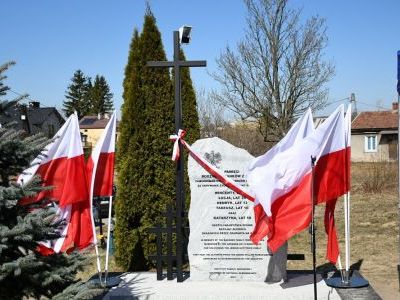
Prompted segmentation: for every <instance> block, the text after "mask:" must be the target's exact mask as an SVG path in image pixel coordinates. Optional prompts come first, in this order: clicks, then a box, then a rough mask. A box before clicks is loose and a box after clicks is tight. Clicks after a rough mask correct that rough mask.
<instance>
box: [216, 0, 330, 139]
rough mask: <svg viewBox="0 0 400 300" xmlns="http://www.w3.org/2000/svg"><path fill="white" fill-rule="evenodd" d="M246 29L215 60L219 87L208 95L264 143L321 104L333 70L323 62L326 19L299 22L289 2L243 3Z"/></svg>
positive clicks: (261, 0) (255, 0) (257, 0)
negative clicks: (252, 125)
mask: <svg viewBox="0 0 400 300" xmlns="http://www.w3.org/2000/svg"><path fill="white" fill-rule="evenodd" d="M244 1H245V4H246V7H247V11H248V14H247V31H246V36H245V38H244V40H242V41H240V42H239V43H238V44H237V47H236V49H235V51H234V50H232V49H231V48H230V47H226V49H225V50H224V52H223V53H222V54H221V55H220V56H219V58H218V59H217V60H216V62H217V67H218V71H217V72H215V73H213V74H212V76H213V78H214V79H215V80H217V81H218V82H219V83H220V84H221V85H222V90H221V91H220V92H218V94H214V95H213V97H214V99H216V101H218V102H219V103H220V104H221V105H223V106H224V107H226V108H227V109H229V110H231V111H233V112H234V113H235V114H237V115H238V116H239V117H240V118H241V119H242V120H252V121H256V122H257V123H258V126H259V131H260V132H261V134H262V135H263V136H264V140H265V141H277V140H279V139H280V138H281V137H282V136H283V135H284V134H285V133H286V132H287V130H288V129H289V128H290V126H291V125H292V123H293V122H294V120H295V119H296V118H297V117H298V116H299V115H301V114H302V113H303V112H304V111H305V110H306V109H307V108H308V107H311V108H312V109H321V108H323V107H324V105H325V104H326V99H327V95H328V90H327V88H326V87H325V84H326V83H327V82H328V81H329V80H330V79H331V78H332V76H333V74H334V67H333V66H332V65H331V64H330V63H329V62H325V61H324V60H323V50H324V49H325V47H326V45H327V41H328V40H327V35H326V25H325V20H324V19H322V18H319V17H312V18H310V19H309V20H307V21H306V22H304V23H301V22H300V13H301V11H300V10H294V9H291V8H289V7H288V5H287V3H288V0H244Z"/></svg>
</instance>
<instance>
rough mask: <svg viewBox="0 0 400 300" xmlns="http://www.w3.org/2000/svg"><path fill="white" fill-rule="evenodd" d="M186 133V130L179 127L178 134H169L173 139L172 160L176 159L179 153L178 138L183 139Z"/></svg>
mask: <svg viewBox="0 0 400 300" xmlns="http://www.w3.org/2000/svg"><path fill="white" fill-rule="evenodd" d="M185 135H186V131H185V130H182V129H179V130H178V134H172V135H170V136H169V139H170V140H171V141H174V150H173V151H172V160H173V161H178V159H179V156H180V153H179V140H181V141H183V138H184V137H185Z"/></svg>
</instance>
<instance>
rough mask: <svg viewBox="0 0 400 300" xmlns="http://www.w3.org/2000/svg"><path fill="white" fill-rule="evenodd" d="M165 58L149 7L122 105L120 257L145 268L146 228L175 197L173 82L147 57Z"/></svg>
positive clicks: (151, 248) (150, 247) (151, 247)
mask: <svg viewBox="0 0 400 300" xmlns="http://www.w3.org/2000/svg"><path fill="white" fill-rule="evenodd" d="M150 60H155V61H160V60H164V61H165V60H166V55H165V52H164V48H163V45H162V40H161V34H160V32H159V30H158V28H157V25H156V20H155V18H154V16H153V14H152V13H151V11H150V9H148V10H147V12H146V14H145V17H144V25H143V31H142V33H141V35H140V37H139V36H138V34H137V33H136V32H135V33H134V36H133V40H132V43H131V48H130V53H129V59H128V64H127V67H126V69H125V80H124V95H123V98H124V104H123V109H122V119H121V125H120V126H121V134H120V138H119V144H118V145H119V147H118V153H119V154H118V160H117V162H118V170H119V174H118V178H119V179H118V180H119V181H118V188H119V189H118V193H117V197H118V200H117V201H116V203H117V211H116V213H117V214H116V217H117V222H116V229H115V230H116V247H117V251H116V258H117V262H118V263H119V264H120V265H122V266H123V267H124V268H126V269H130V270H140V269H146V268H148V267H149V266H150V265H151V264H150V262H149V261H147V260H146V258H147V257H148V255H149V254H151V253H154V252H155V240H154V236H152V235H150V234H149V232H148V228H149V227H152V226H154V225H155V224H156V223H157V222H159V221H160V219H161V211H164V210H165V205H166V204H167V203H171V202H172V201H173V199H174V170H175V168H174V164H173V162H172V161H171V160H170V155H171V147H172V145H171V144H170V142H169V141H168V136H169V134H171V132H173V124H174V123H173V122H174V115H173V99H172V82H171V78H170V73H169V70H168V69H152V68H149V67H147V66H146V64H147V61H150Z"/></svg>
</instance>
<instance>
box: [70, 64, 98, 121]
mask: <svg viewBox="0 0 400 300" xmlns="http://www.w3.org/2000/svg"><path fill="white" fill-rule="evenodd" d="M91 88H92V82H91V80H90V78H89V77H86V76H85V75H84V74H83V72H82V71H81V70H77V71H75V73H74V76H73V77H72V79H71V84H70V85H69V86H68V89H67V91H66V93H65V98H66V99H65V100H64V102H63V111H64V112H65V115H66V116H67V117H68V116H70V115H71V114H73V113H74V112H75V111H76V112H77V113H78V118H79V119H81V118H82V117H83V116H85V115H87V114H88V113H89V112H90V109H91V101H90V90H91Z"/></svg>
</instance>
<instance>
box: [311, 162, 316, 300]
mask: <svg viewBox="0 0 400 300" xmlns="http://www.w3.org/2000/svg"><path fill="white" fill-rule="evenodd" d="M315 159H316V158H315V156H311V201H312V210H311V239H312V242H311V251H312V254H313V275H314V300H317V266H316V264H317V259H316V253H315V252H316V245H315V218H314V215H315V194H314V171H315Z"/></svg>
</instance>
